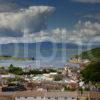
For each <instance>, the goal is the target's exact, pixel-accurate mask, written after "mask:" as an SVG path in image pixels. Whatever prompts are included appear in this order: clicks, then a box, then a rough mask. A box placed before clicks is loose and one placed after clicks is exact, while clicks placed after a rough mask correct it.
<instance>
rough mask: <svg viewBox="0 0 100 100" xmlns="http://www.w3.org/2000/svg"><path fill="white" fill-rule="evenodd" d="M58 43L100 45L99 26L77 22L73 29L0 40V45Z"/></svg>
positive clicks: (59, 29)
mask: <svg viewBox="0 0 100 100" xmlns="http://www.w3.org/2000/svg"><path fill="white" fill-rule="evenodd" d="M5 41H6V42H5ZM43 41H51V42H57V43H58V42H60V43H76V44H87V43H89V44H90V43H92V42H99V43H100V24H99V23H97V22H95V23H93V22H91V21H86V22H82V21H79V22H78V23H77V24H76V25H75V28H74V29H72V30H68V29H66V28H56V29H52V30H49V31H47V30H46V31H44V30H43V31H40V32H38V34H26V35H24V36H23V37H17V38H15V37H9V38H0V43H1V44H2V43H33V42H43Z"/></svg>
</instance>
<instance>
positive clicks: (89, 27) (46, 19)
mask: <svg viewBox="0 0 100 100" xmlns="http://www.w3.org/2000/svg"><path fill="white" fill-rule="evenodd" d="M42 41H52V42H56V43H75V44H79V45H81V44H85V45H86V44H91V43H99V42H100V0H0V44H7V43H34V42H42Z"/></svg>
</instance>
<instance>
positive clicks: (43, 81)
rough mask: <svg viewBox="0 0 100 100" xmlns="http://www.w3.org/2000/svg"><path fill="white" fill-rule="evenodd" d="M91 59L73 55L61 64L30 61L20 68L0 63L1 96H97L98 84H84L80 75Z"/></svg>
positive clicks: (38, 99) (34, 99)
mask: <svg viewBox="0 0 100 100" xmlns="http://www.w3.org/2000/svg"><path fill="white" fill-rule="evenodd" d="M90 63H91V61H90V60H89V59H81V58H80V57H78V58H77V57H73V58H71V59H70V60H69V64H66V65H65V66H64V67H61V68H56V67H47V68H45V67H42V68H34V67H32V66H30V65H29V66H27V67H24V68H21V67H14V66H13V65H12V64H11V65H10V66H9V67H0V91H1V94H2V95H1V96H0V97H1V98H4V97H6V96H5V95H6V94H5V93H8V95H9V96H8V97H7V98H11V97H12V98H13V99H15V100H26V99H25V97H27V99H28V100H44V99H46V100H48V99H50V98H51V99H52V100H54V99H58V100H67V99H71V100H77V99H78V100H89V99H91V100H92V99H93V100H99V99H100V94H99V92H100V85H99V84H97V85H93V84H92V83H88V84H87V83H86V82H85V81H84V80H83V77H82V75H81V71H82V70H84V69H85V66H88V65H89V64H90ZM98 64H99V63H98ZM13 93H15V94H13ZM11 95H15V96H11ZM61 98H62V99H61ZM0 100H1V99H0ZM2 100H3V99H2ZM7 100H8V99H7ZM9 100H10V99H9Z"/></svg>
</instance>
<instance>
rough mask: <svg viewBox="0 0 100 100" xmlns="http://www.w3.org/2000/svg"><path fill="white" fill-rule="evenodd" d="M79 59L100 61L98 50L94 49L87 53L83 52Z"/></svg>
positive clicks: (99, 50)
mask: <svg viewBox="0 0 100 100" xmlns="http://www.w3.org/2000/svg"><path fill="white" fill-rule="evenodd" d="M80 57H81V58H83V59H90V60H96V59H100V48H94V49H91V50H88V51H84V52H83V53H82V54H80Z"/></svg>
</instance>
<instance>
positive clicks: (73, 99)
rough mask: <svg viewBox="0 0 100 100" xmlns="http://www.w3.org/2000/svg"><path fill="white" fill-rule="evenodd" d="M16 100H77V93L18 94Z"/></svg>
mask: <svg viewBox="0 0 100 100" xmlns="http://www.w3.org/2000/svg"><path fill="white" fill-rule="evenodd" d="M15 100H77V93H76V92H36V91H34V92H32V93H30V94H29V93H28V94H27V93H26V94H24V93H23V94H22V95H21V94H20V93H17V94H16V97H15Z"/></svg>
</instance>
